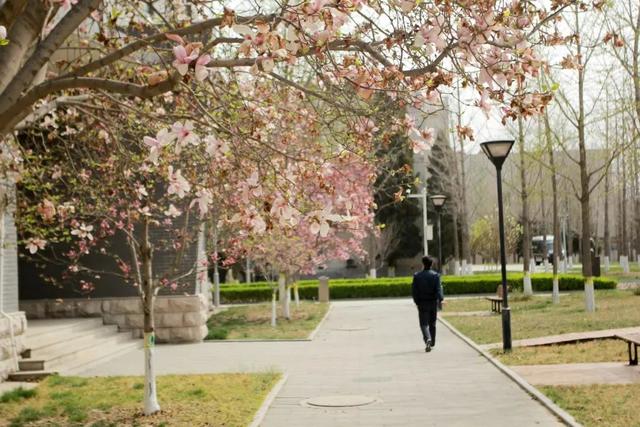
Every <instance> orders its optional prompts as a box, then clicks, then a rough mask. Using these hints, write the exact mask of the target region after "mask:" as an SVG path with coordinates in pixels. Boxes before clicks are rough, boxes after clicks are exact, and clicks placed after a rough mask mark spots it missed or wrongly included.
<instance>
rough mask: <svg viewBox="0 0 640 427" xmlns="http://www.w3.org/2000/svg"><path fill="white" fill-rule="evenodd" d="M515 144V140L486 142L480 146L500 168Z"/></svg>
mask: <svg viewBox="0 0 640 427" xmlns="http://www.w3.org/2000/svg"><path fill="white" fill-rule="evenodd" d="M514 142H515V141H514V140H508V139H506V140H498V141H486V142H483V143H482V144H480V147H482V151H484V154H486V155H487V157H488V158H489V160H491V162H492V163H493V164H494V165H495V166H496V168H500V167H501V166H502V164H503V163H504V161H505V160H506V159H507V156H508V155H509V153H510V152H511V148H512V147H513V143H514Z"/></svg>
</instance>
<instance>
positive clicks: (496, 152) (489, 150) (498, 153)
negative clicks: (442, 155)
mask: <svg viewBox="0 0 640 427" xmlns="http://www.w3.org/2000/svg"><path fill="white" fill-rule="evenodd" d="M513 143H514V141H513V140H503V141H487V142H483V143H482V144H480V147H482V151H484V154H486V155H487V157H488V158H489V160H491V162H492V163H493V165H494V166H495V167H496V179H497V182H498V227H499V231H500V264H501V267H502V348H503V350H504V351H510V350H511V308H510V307H509V292H508V290H507V256H506V249H505V242H504V212H503V204H502V164H503V163H504V161H505V160H506V159H507V156H508V155H509V152H510V151H511V147H513Z"/></svg>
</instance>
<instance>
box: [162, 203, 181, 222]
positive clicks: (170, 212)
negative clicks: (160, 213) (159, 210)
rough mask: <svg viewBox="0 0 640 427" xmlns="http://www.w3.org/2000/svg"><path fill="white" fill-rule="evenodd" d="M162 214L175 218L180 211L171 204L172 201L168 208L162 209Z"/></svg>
mask: <svg viewBox="0 0 640 427" xmlns="http://www.w3.org/2000/svg"><path fill="white" fill-rule="evenodd" d="M164 214H165V215H166V216H170V217H172V218H177V217H179V216H180V215H181V214H182V212H180V211H179V210H178V209H177V208H176V207H175V206H174V205H173V203H171V204H170V205H169V209H167V210H166V211H164Z"/></svg>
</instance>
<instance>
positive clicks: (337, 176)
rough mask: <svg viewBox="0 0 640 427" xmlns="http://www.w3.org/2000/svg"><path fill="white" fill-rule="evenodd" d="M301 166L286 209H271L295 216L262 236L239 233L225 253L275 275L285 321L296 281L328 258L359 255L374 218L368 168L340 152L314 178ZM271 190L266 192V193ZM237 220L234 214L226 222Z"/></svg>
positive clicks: (321, 164) (278, 223) (319, 166)
mask: <svg viewBox="0 0 640 427" xmlns="http://www.w3.org/2000/svg"><path fill="white" fill-rule="evenodd" d="M299 166H302V164H300V165H298V167H299ZM304 166H305V168H307V170H306V172H305V173H304V175H298V176H297V179H298V180H299V181H298V182H297V183H294V188H295V190H296V191H295V192H294V193H290V194H289V196H290V198H289V199H288V201H287V202H286V205H285V206H280V207H276V209H290V210H292V211H293V212H294V213H295V214H294V215H292V217H291V218H288V217H287V218H283V217H280V221H278V222H274V221H270V227H268V228H267V229H265V230H264V232H263V233H255V232H253V233H249V232H243V231H240V232H239V233H238V234H237V236H238V238H237V239H236V240H235V241H234V242H232V243H233V246H231V247H230V248H229V249H227V250H226V253H234V252H235V253H239V254H250V255H251V259H252V260H253V261H254V262H256V264H258V265H259V266H260V267H261V269H262V270H263V271H265V272H267V273H269V272H271V273H272V275H273V273H277V275H278V280H279V287H280V290H279V292H280V297H281V302H282V305H283V306H282V310H283V314H284V316H285V318H289V317H290V309H289V305H290V299H289V297H288V295H289V294H290V287H291V285H292V284H293V283H294V281H295V280H294V279H295V277H296V276H297V275H299V274H312V273H314V272H315V270H316V268H317V267H318V266H321V265H323V264H324V263H325V262H327V261H329V260H336V259H343V260H346V259H348V258H351V257H353V256H354V255H355V256H358V255H360V254H361V253H362V242H363V238H364V236H365V235H366V231H367V224H369V223H370V221H371V220H372V217H373V213H372V208H373V192H372V189H371V187H372V180H373V178H374V173H373V166H372V165H370V164H368V163H366V162H364V161H363V160H362V159H361V158H360V157H358V156H355V155H354V154H352V153H349V152H347V151H342V152H341V153H339V154H338V155H337V156H335V157H333V158H328V159H326V160H324V161H323V162H322V163H320V164H318V170H317V171H316V173H315V174H310V173H309V172H310V171H309V169H308V167H309V166H308V165H304ZM293 177H294V176H291V178H293ZM300 178H302V179H303V180H300ZM273 192H274V190H273V189H271V190H270V192H269V193H270V194H271V193H273ZM238 220H239V218H238V217H237V214H236V215H234V217H232V218H231V219H230V222H231V223H234V222H235V221H238ZM296 291H297V289H296ZM274 295H275V289H274ZM297 299H298V298H297V297H296V300H297ZM274 310H275V304H274Z"/></svg>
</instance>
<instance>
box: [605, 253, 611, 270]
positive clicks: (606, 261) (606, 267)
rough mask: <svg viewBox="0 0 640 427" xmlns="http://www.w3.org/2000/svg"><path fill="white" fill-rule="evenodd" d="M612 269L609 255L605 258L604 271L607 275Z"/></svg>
mask: <svg viewBox="0 0 640 427" xmlns="http://www.w3.org/2000/svg"><path fill="white" fill-rule="evenodd" d="M610 268H611V262H610V261H609V257H608V256H607V255H605V256H604V271H605V273H608V272H609V269H610Z"/></svg>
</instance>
